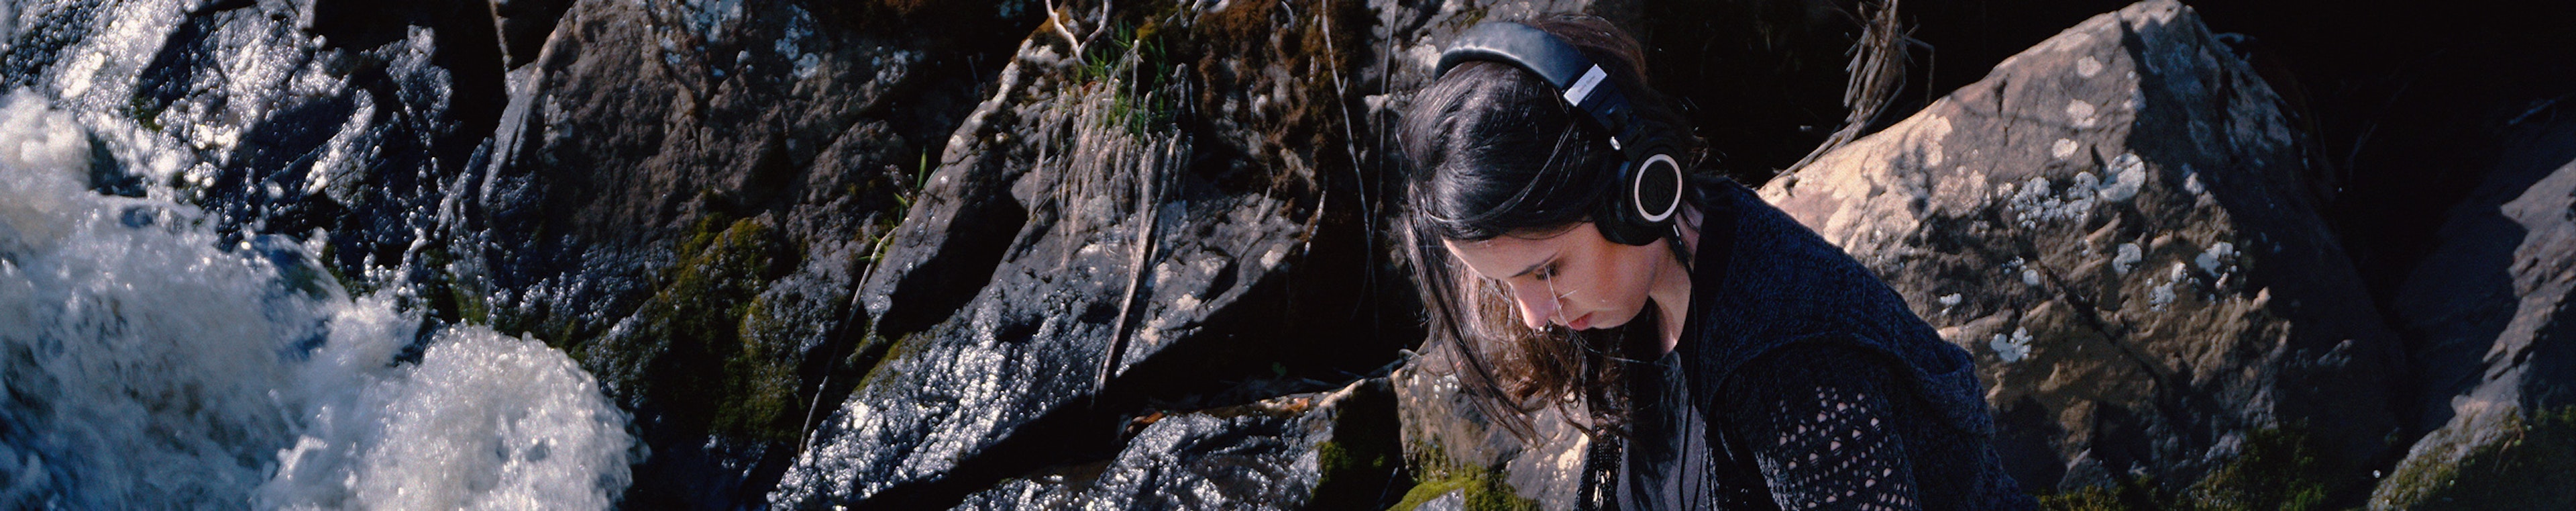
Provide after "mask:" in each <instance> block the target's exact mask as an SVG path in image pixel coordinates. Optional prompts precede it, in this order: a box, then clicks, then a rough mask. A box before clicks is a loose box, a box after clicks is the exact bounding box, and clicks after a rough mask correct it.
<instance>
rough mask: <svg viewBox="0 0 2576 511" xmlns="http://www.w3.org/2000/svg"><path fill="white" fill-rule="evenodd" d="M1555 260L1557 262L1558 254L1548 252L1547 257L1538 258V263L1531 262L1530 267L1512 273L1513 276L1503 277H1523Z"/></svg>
mask: <svg viewBox="0 0 2576 511" xmlns="http://www.w3.org/2000/svg"><path fill="white" fill-rule="evenodd" d="M1553 262H1556V254H1548V255H1547V258H1546V259H1540V260H1538V262H1537V263H1532V264H1530V265H1529V267H1528V268H1522V269H1521V272H1520V273H1514V274H1512V276H1509V277H1503V278H1506V279H1517V278H1521V276H1522V275H1528V274H1530V272H1534V271H1538V268H1539V267H1541V266H1547V263H1553Z"/></svg>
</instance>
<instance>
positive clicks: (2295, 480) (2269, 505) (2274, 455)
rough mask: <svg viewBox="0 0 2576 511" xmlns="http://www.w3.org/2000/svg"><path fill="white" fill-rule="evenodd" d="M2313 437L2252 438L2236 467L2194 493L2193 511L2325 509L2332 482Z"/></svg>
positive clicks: (2271, 433) (2274, 432)
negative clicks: (2311, 444)
mask: <svg viewBox="0 0 2576 511" xmlns="http://www.w3.org/2000/svg"><path fill="white" fill-rule="evenodd" d="M2307 444H2308V436H2307V434H2306V432H2305V431H2304V430H2300V429H2296V428H2286V429H2264V430H2259V431H2255V432H2254V433H2253V434H2251V435H2247V436H2246V439H2245V446H2244V450H2243V451H2241V452H2240V453H2239V454H2238V455H2237V457H2236V459H2235V460H2234V461H2230V462H2228V464H2227V465H2226V466H2224V467H2220V468H2219V469H2218V470H2216V471H2212V472H2210V474H2209V476H2208V477H2205V478H2202V479H2201V480H2200V482H2199V483H2195V484H2193V485H2192V487H2191V490H2190V491H2189V492H2188V497H2189V499H2190V502H2189V504H2190V507H2192V508H2195V509H2202V510H2207V511H2237V510H2255V509H2262V510H2274V509H2278V510H2283V511H2300V510H2308V509H2320V508H2322V507H2324V504H2325V499H2326V488H2327V481H2328V479H2327V478H2326V476H2325V474H2323V473H2322V470H2323V469H2322V467H2321V465H2320V464H2319V463H2318V462H2317V459H2316V455H2315V453H2314V451H2313V450H2312V449H2310V448H2309V447H2308V445H2307Z"/></svg>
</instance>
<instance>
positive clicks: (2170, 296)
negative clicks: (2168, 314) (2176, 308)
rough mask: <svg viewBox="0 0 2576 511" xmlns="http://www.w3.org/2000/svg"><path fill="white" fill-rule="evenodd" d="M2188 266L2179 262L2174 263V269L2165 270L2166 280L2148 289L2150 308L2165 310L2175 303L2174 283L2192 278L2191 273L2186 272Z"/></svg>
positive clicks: (2156, 310)
mask: <svg viewBox="0 0 2576 511" xmlns="http://www.w3.org/2000/svg"><path fill="white" fill-rule="evenodd" d="M2186 268H2188V265H2185V264H2183V263H2179V262H2177V263H2174V265H2173V269H2172V270H2168V271H2166V272H2165V278H2164V282H2162V283H2159V284H2156V285H2155V287H2154V288H2151V289H2148V290H2147V305H2149V306H2150V307H2148V310H2151V311H2155V312H2164V310H2165V306H2167V305H2172V304H2173V301H2174V285H2175V284H2180V283H2182V281H2183V279H2188V278H2191V275H2190V274H2188V273H2186V272H2188V271H2189V270H2187V269H2186ZM2150 282H2153V281H2150Z"/></svg>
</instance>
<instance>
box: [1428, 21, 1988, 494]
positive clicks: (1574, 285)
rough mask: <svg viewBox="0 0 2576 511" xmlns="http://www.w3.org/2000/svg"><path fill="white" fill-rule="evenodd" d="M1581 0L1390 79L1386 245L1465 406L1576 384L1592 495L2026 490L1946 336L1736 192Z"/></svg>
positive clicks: (1516, 420)
mask: <svg viewBox="0 0 2576 511" xmlns="http://www.w3.org/2000/svg"><path fill="white" fill-rule="evenodd" d="M1640 55H1641V51H1640V50H1639V48H1638V45H1637V43H1636V42H1635V41H1634V40H1632V39H1630V38H1628V37H1627V36H1626V35H1624V34H1622V33H1620V32H1619V31H1618V30H1617V29H1615V28H1613V27H1611V26H1610V25H1609V24H1608V23H1607V22H1605V21H1603V20H1601V19H1600V18H1595V17H1590V16H1582V15H1558V16H1550V17H1545V18H1542V19H1540V20H1535V21H1531V22H1526V23H1519V24H1514V23H1487V24H1483V25H1479V26H1477V27H1475V28H1473V29H1471V30H1469V31H1468V32H1467V33H1465V34H1463V35H1462V36H1461V37H1460V39H1459V40H1458V41H1455V42H1453V44H1452V46H1451V49H1450V50H1449V51H1447V52H1444V53H1443V55H1442V59H1441V65H1440V71H1439V73H1440V74H1439V78H1438V79H1437V81H1435V82H1434V83H1433V84H1432V85H1430V86H1429V87H1427V88H1425V89H1424V90H1423V91H1421V93H1420V94H1419V95H1418V96H1417V97H1416V98H1415V99H1414V100H1413V103H1412V106H1411V107H1410V111H1409V113H1408V114H1407V115H1406V117H1405V118H1406V120H1405V126H1404V127H1403V132H1402V135H1401V137H1402V143H1403V144H1404V146H1405V150H1406V152H1407V153H1408V154H1409V156H1410V157H1411V158H1412V159H1413V162H1414V164H1415V167H1414V168H1415V171H1414V175H1413V177H1412V178H1411V179H1410V181H1409V183H1408V192H1407V195H1408V204H1407V206H1406V210H1405V217H1404V218H1405V220H1404V222H1405V226H1404V229H1403V232H1404V234H1405V236H1406V237H1407V243H1405V251H1406V256H1407V258H1408V259H1409V262H1410V263H1411V264H1412V266H1413V267H1414V269H1415V278H1416V279H1417V284H1419V285H1420V287H1421V288H1422V289H1423V290H1424V293H1423V295H1424V300H1425V303H1426V304H1427V305H1428V308H1429V309H1430V315H1431V318H1430V319H1431V326H1432V328H1433V330H1434V338H1435V339H1437V341H1436V342H1449V343H1454V344H1452V347H1454V348H1457V349H1456V352H1457V353H1458V354H1459V355H1460V356H1459V357H1458V360H1459V361H1460V363H1459V367H1458V369H1459V371H1458V373H1459V375H1460V380H1461V382H1462V384H1463V385H1464V386H1465V387H1466V388H1467V390H1468V391H1469V394H1470V395H1471V396H1474V397H1476V399H1475V400H1474V402H1477V403H1478V404H1479V405H1481V408H1483V409H1484V411H1485V412H1486V413H1485V416H1487V417H1492V418H1495V419H1496V420H1497V422H1499V423H1500V424H1502V425H1503V426H1505V427H1506V429H1507V430H1510V431H1513V432H1515V433H1518V434H1523V435H1526V434H1527V432H1528V431H1529V424H1528V421H1529V419H1528V418H1527V416H1528V414H1529V413H1530V412H1532V411H1534V410H1536V409H1537V408H1538V407H1541V406H1548V405H1550V404H1551V403H1552V402H1554V403H1571V404H1580V405H1581V407H1580V408H1579V409H1580V410H1582V411H1583V413H1581V414H1579V415H1581V416H1584V417H1588V418H1589V420H1586V421H1582V422H1580V423H1579V425H1580V426H1582V427H1584V428H1585V430H1586V432H1587V433H1588V434H1590V436H1592V438H1593V439H1594V442H1593V445H1594V446H1595V449H1594V451H1593V453H1592V454H1593V456H1592V458H1591V461H1592V462H1591V463H1590V464H1588V466H1587V467H1586V468H1587V470H1586V471H1585V472H1586V476H1585V479H1586V481H1585V482H1584V485H1583V487H1582V488H1583V491H1582V492H1580V493H1581V494H1582V497H1581V500H1582V501H1583V503H1584V504H1585V505H1586V506H1587V507H1598V508H1618V509H1775V508H1776V509H2026V508H2032V507H2035V503H2034V502H2033V501H2032V500H2031V499H2030V497H2029V496H2028V495H2026V494H2023V493H2022V492H2021V491H2020V489H2019V488H2018V487H2017V486H2016V485H2015V484H2014V482H2013V481H2012V479H2011V478H2010V477H2008V476H2007V475H2005V474H2004V473H2003V471H2002V469H2001V466H2000V464H1999V462H1998V461H1997V458H1996V456H1995V454H1994V452H1993V449H1992V448H1991V447H1990V446H1989V443H1990V442H1989V439H1990V437H1991V436H1992V434H1993V425H1992V424H1993V423H1992V419H1991V418H1990V417H1989V415H1988V413H1989V412H1988V411H1987V408H1986V405H1985V402H1984V401H1983V399H1982V397H1981V396H1983V394H1984V393H1983V391H1982V390H1981V389H1980V388H1979V385H1978V383H1977V381H1976V378H1975V376H1974V372H1973V371H1974V370H1975V365H1974V364H1973V363H1971V361H1970V360H1969V358H1968V356H1967V353H1966V352H1965V351H1962V350H1960V349H1959V348H1957V347H1955V346H1951V345H1950V344H1948V343H1946V342H1944V341H1943V340H1942V339H1941V338H1940V337H1939V336H1938V335H1937V334H1935V333H1934V331H1933V330H1932V328H1931V327H1930V326H1928V325H1926V324H1925V323H1924V322H1923V320H1922V319H1921V318H1919V317H1916V316H1915V315H1914V314H1913V313H1912V312H1911V311H1909V310H1908V309H1906V307H1905V303H1904V301H1903V300H1902V299H1901V298H1899V297H1898V296H1897V295H1896V293H1895V292H1894V291H1893V290H1891V289H1889V288H1888V287H1887V286H1886V285H1885V284H1884V283H1881V282H1879V281H1878V280H1877V278H1876V277H1874V276H1873V275H1871V274H1870V273H1869V271H1868V270H1867V269H1866V268H1864V267H1862V266H1861V265H1860V264H1859V263H1858V262H1856V261H1854V260H1853V259H1852V258H1851V257H1850V256H1849V255H1846V254H1844V253H1843V252H1842V251H1841V250H1840V249H1838V248H1836V247H1834V246H1832V245H1829V244H1827V243H1825V242H1824V240H1822V239H1820V238H1818V237H1817V236H1816V235H1815V233H1814V232H1812V231H1809V230H1808V229H1806V228H1805V227H1803V226H1800V225H1799V224H1798V223H1797V222H1795V221H1794V220H1792V219H1790V218H1789V217H1787V216H1786V215H1784V214H1782V213H1781V212H1780V211H1779V210H1777V209H1775V208H1773V207H1771V206H1770V205H1769V204H1767V203H1764V202H1762V201H1761V199H1759V198H1757V197H1755V196H1754V195H1753V193H1752V192H1751V191H1750V190H1747V189H1745V188H1744V187H1743V186H1740V185H1737V184H1735V183H1733V182H1730V181H1726V180H1723V179H1717V178H1705V177H1699V178H1692V177H1685V174H1686V172H1684V171H1683V168H1684V167H1683V165H1682V162H1692V161H1695V160H1697V159H1698V158H1696V157H1694V155H1695V154H1696V153H1697V152H1698V151H1699V150H1700V144H1699V143H1698V141H1697V140H1695V139H1694V138H1692V137H1691V136H1690V135H1689V132H1688V130H1687V128H1684V127H1683V126H1685V124H1684V123H1683V122H1682V121H1681V120H1680V119H1679V118H1678V116H1677V114H1675V113H1674V112H1673V110H1672V108H1671V107H1670V106H1669V103H1668V102H1667V101H1666V100H1665V99H1664V98H1663V97H1662V96H1660V95H1658V94H1656V93H1655V92H1654V91H1652V90H1650V89H1648V88H1646V87H1644V84H1645V83H1646V81H1645V73H1644V68H1643V66H1642V64H1641V59H1640V58H1639V56H1640Z"/></svg>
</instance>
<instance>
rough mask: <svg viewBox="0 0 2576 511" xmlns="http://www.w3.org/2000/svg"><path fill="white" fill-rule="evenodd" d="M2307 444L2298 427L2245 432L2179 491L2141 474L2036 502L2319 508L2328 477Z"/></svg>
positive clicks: (2063, 509) (2089, 510)
mask: <svg viewBox="0 0 2576 511" xmlns="http://www.w3.org/2000/svg"><path fill="white" fill-rule="evenodd" d="M2309 442H2310V439H2309V437H2308V435H2307V433H2306V431H2305V430H2304V429H2300V428H2267V429H2262V430H2256V431H2254V432H2253V433H2250V434H2248V435H2246V438H2245V444H2244V448H2243V449H2242V450H2241V451H2239V452H2238V454H2237V456H2236V459H2234V460H2230V461H2228V463H2227V464H2226V465H2224V466H2221V467H2219V468H2218V469H2217V470H2213V471H2210V473H2209V475H2208V476H2207V477H2203V478H2201V480H2200V481H2198V482H2194V483H2192V484H2191V486H2190V487H2188V488H2185V489H2183V490H2182V491H2171V490H2166V489H2164V488H2163V487H2162V486H2160V485H2158V484H2156V481H2155V480H2154V479H2153V478H2145V477H2141V478H2132V479H2125V480H2122V481H2120V482H2118V483H2117V484H2114V485H2112V486H2108V487H2104V486H2093V487H2085V488H2080V489H2076V490H2073V491H2068V492H2063V493H2057V494H2052V495H2040V496H2039V504H2040V508H2042V509H2049V510H2055V511H2130V510H2155V509H2187V510H2198V511H2239V510H2257V509H2259V510H2308V509H2322V508H2324V507H2325V500H2326V497H2327V493H2328V491H2327V490H2328V488H2329V485H2328V484H2327V483H2328V482H2329V481H2331V479H2330V478H2329V477H2328V476H2327V474H2325V473H2324V472H2323V470H2324V469H2323V465H2322V464H2321V463H2319V462H2318V461H2317V459H2316V456H2315V452H2316V451H2315V449H2314V448H2312V447H2309Z"/></svg>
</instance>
